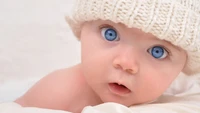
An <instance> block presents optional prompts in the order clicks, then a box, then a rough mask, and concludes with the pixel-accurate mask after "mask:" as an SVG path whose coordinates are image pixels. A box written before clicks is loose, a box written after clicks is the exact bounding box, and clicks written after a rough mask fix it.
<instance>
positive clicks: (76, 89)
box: [15, 65, 102, 113]
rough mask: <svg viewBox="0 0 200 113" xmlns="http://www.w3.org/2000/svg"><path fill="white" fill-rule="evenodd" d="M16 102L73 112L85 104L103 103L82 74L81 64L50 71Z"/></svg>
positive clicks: (24, 105) (79, 110)
mask: <svg viewBox="0 0 200 113" xmlns="http://www.w3.org/2000/svg"><path fill="white" fill-rule="evenodd" d="M66 81H67V82H66ZM66 95H67V96H66ZM80 100H81V101H80ZM15 102H16V103H18V104H20V105H22V106H23V107H29V106H32V107H40V108H49V109H56V110H66V111H70V112H73V113H80V112H81V110H82V109H83V108H84V107H85V106H88V105H97V104H100V103H102V101H101V100H100V99H99V98H98V97H97V95H96V94H95V93H94V92H93V91H92V90H91V88H90V87H88V84H87V83H86V82H85V80H84V78H83V76H81V74H80V66H79V65H76V66H74V67H71V68H67V69H61V70H57V71H55V72H53V73H50V74H49V75H47V76H46V77H44V78H43V79H41V80H40V81H39V82H38V83H36V84H35V85H34V86H33V87H32V88H31V89H30V90H29V91H28V92H27V93H26V94H25V95H23V96H22V97H20V98H19V99H17V100H16V101H15ZM77 102H78V103H77ZM75 106H76V107H75Z"/></svg>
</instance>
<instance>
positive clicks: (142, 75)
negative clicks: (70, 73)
mask: <svg viewBox="0 0 200 113" xmlns="http://www.w3.org/2000/svg"><path fill="white" fill-rule="evenodd" d="M80 40H81V47H82V64H81V65H82V71H83V75H84V76H85V78H86V81H87V82H88V84H89V85H90V86H91V88H92V89H93V90H94V92H95V93H96V94H97V95H98V96H99V97H100V98H101V100H102V101H103V102H117V103H121V104H124V105H126V106H130V105H133V104H140V103H146V102H150V101H153V100H154V99H156V98H158V97H159V96H160V95H162V93H163V92H164V91H165V90H166V89H167V88H168V87H169V85H170V84H171V82H172V81H173V80H174V79H175V78H176V77H177V76H178V74H179V73H180V72H181V70H182V69H183V68H184V65H185V62H186V59H187V55H186V53H185V51H183V50H182V49H180V48H178V47H175V46H173V45H172V44H170V43H169V42H167V41H163V40H159V39H157V38H156V37H154V36H153V35H151V34H147V33H144V32H142V31H141V30H138V29H134V28H127V27H125V26H124V25H123V24H114V23H112V22H110V21H100V20H98V21H93V22H87V23H85V24H84V25H83V28H82V32H81V37H80Z"/></svg>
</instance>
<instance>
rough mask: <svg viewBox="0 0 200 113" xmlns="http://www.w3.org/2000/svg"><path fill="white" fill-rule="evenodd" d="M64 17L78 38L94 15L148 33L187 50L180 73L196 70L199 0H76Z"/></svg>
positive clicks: (198, 60) (199, 44) (199, 46)
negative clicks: (184, 62)
mask: <svg viewBox="0 0 200 113" xmlns="http://www.w3.org/2000/svg"><path fill="white" fill-rule="evenodd" d="M66 19H67V21H68V23H69V25H70V27H71V28H72V31H73V32H74V34H75V35H76V36H77V37H78V38H79V36H80V32H81V26H82V24H83V23H84V22H86V21H92V20H98V19H101V20H110V21H112V22H115V23H123V24H124V25H126V26H127V27H129V28H133V27H134V28H138V29H141V30H143V31H144V32H148V33H152V34H153V35H155V36H156V37H157V38H159V39H164V40H167V41H169V42H171V43H172V44H174V45H177V46H179V47H181V48H183V49H184V50H186V51H187V54H188V61H187V64H186V67H185V69H184V70H183V72H184V73H186V74H188V75H191V74H196V73H199V72H200V0H77V3H76V5H75V7H74V10H73V12H72V14H71V16H68V17H67V18H66ZM180 57H181V56H180Z"/></svg>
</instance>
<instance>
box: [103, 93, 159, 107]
mask: <svg viewBox="0 0 200 113" xmlns="http://www.w3.org/2000/svg"><path fill="white" fill-rule="evenodd" d="M101 100H102V102H103V103H107V102H114V103H118V104H122V105H124V106H127V107H130V106H133V105H139V104H147V103H152V102H154V101H156V100H157V99H150V100H141V101H138V100H137V101H136V100H135V99H133V98H124V97H119V96H113V95H112V97H111V96H104V97H101Z"/></svg>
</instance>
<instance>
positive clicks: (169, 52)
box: [147, 44, 172, 57]
mask: <svg viewBox="0 0 200 113" xmlns="http://www.w3.org/2000/svg"><path fill="white" fill-rule="evenodd" d="M155 46H160V47H162V48H164V49H165V50H166V52H167V54H168V55H167V57H170V56H171V55H172V54H171V51H170V50H169V49H168V48H166V47H165V46H163V45H160V44H157V45H153V46H151V47H150V48H152V47H155ZM147 51H148V49H147Z"/></svg>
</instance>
